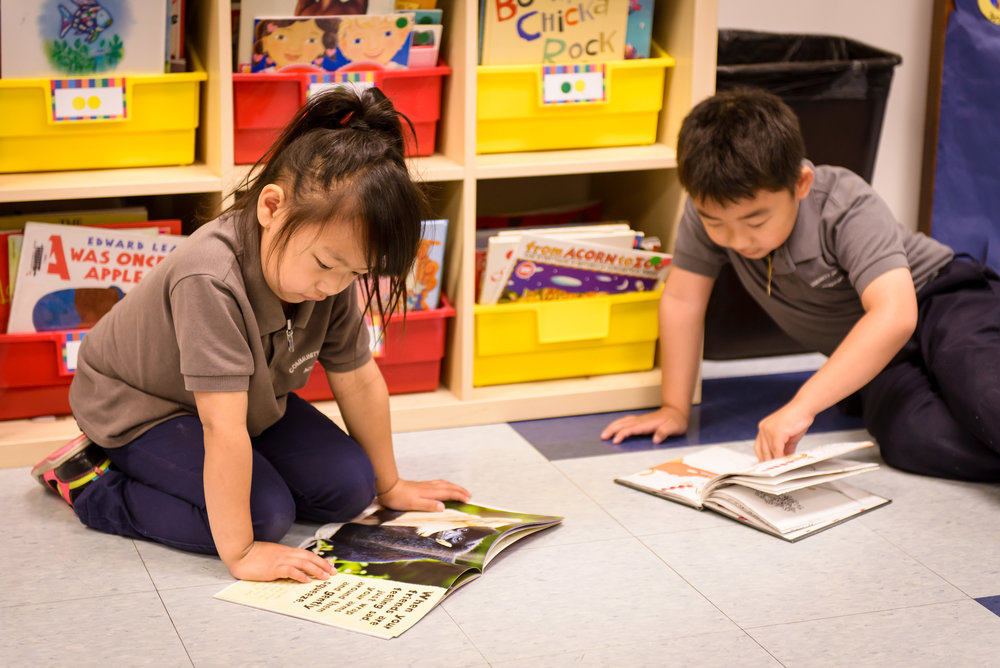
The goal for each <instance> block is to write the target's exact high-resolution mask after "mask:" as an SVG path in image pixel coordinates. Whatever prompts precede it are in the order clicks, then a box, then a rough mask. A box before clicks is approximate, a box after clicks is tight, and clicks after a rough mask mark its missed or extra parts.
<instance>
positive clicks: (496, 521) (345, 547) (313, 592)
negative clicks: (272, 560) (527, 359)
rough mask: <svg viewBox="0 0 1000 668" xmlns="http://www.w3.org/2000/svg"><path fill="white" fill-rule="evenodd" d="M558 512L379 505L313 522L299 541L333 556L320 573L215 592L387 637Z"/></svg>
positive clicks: (237, 584)
mask: <svg viewBox="0 0 1000 668" xmlns="http://www.w3.org/2000/svg"><path fill="white" fill-rule="evenodd" d="M561 521H562V517H557V516H553V515H530V514H527V513H519V512H514V511H510V510H500V509H497V508H487V507H485V506H477V505H472V504H467V503H456V502H447V503H446V504H445V509H444V510H443V511H441V512H417V511H408V512H400V511H395V510H388V509H385V508H379V509H377V510H375V511H373V512H371V513H370V514H367V515H363V516H362V517H361V518H359V519H355V520H353V521H351V522H348V523H346V524H342V525H341V524H335V525H326V526H324V527H321V528H320V529H319V530H318V531H317V532H316V536H315V538H313V539H310V540H309V541H307V542H306V543H305V544H303V545H302V547H304V548H306V549H309V550H312V551H313V552H315V553H316V554H318V555H320V556H321V557H324V558H325V559H328V560H330V561H331V562H333V565H334V566H335V567H336V568H337V573H336V574H335V575H334V576H333V577H331V578H330V579H328V580H313V581H312V582H308V583H301V582H295V581H292V580H280V581H277V582H250V581H245V580H241V581H239V582H235V583H233V584H232V585H230V586H228V587H226V588H225V589H223V590H222V591H220V592H219V593H218V594H216V595H215V597H216V598H219V599H222V600H225V601H231V602H233V603H240V604H243V605H248V606H251V607H254V608H260V609H262V610H269V611H271V612H279V613H281V614H285V615H291V616H292V617H299V618H302V619H308V620H311V621H314V622H320V623H322V624H329V625H330V626H336V627H338V628H342V629H347V630H349V631H359V632H361V633H366V634H368V635H373V636H377V637H379V638H395V637H396V636H398V635H400V634H401V633H403V632H404V631H406V630H407V629H409V628H410V627H411V626H413V625H414V624H416V623H417V622H418V621H419V620H420V619H421V618H422V617H423V616H424V615H426V614H427V613H428V612H430V611H431V609H432V608H433V607H434V606H435V605H437V604H438V603H440V602H441V601H442V600H443V599H444V598H445V597H446V596H447V595H448V594H450V593H451V592H453V591H455V590H456V589H458V588H459V587H460V586H462V585H464V584H466V583H467V582H471V581H472V580H474V579H475V578H477V577H479V576H480V575H482V573H483V570H484V569H485V568H486V566H487V564H489V563H490V561H491V560H492V559H493V558H494V557H495V556H496V555H497V554H499V553H500V552H501V551H503V550H504V549H506V548H507V547H509V546H510V545H511V544H512V543H514V542H515V541H518V540H520V539H522V538H525V537H526V536H529V535H531V534H533V533H535V532H536V531H541V530H542V529H546V528H548V527H551V526H555V525H556V524H559V522H561Z"/></svg>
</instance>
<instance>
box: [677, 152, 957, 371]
mask: <svg viewBox="0 0 1000 668" xmlns="http://www.w3.org/2000/svg"><path fill="white" fill-rule="evenodd" d="M807 165H808V166H810V167H812V165H811V163H807ZM813 169H814V171H815V174H816V178H815V180H814V182H813V186H812V189H811V190H810V192H809V194H808V195H807V196H806V197H805V198H804V199H803V200H802V201H801V202H799V211H798V216H797V218H796V220H795V226H794V228H793V229H792V233H791V235H790V236H789V237H788V240H787V241H785V243H784V244H782V246H781V247H779V248H777V249H776V250H775V251H774V252H773V253H771V261H772V266H773V268H772V273H771V294H770V295H768V294H767V283H768V269H767V258H764V259H760V260H751V259H748V258H745V257H743V256H742V255H740V254H739V253H736V252H735V251H733V250H731V249H728V248H724V247H722V246H718V245H716V244H715V243H713V242H712V240H711V239H709V237H708V234H707V233H706V232H705V228H704V226H703V224H702V222H701V218H700V217H699V216H698V212H697V211H696V210H695V207H694V203H693V202H691V201H690V200H688V201H687V203H686V204H685V206H684V214H683V216H682V217H681V222H680V226H679V229H678V232H677V242H676V244H675V248H674V256H673V260H672V266H675V267H680V268H682V269H686V270H688V271H692V272H695V273H697V274H701V275H704V276H708V277H710V278H716V277H717V276H718V275H719V270H720V269H721V267H722V265H724V264H726V263H727V262H728V263H731V264H732V265H733V268H734V269H735V271H736V274H737V275H738V276H739V279H740V282H741V283H742V284H743V286H744V287H745V288H746V290H747V292H748V293H749V294H750V295H751V296H752V297H753V298H754V300H756V301H757V302H758V303H759V304H760V305H761V306H762V307H763V309H764V310H765V311H766V312H767V313H768V314H769V315H770V316H771V317H772V318H773V319H774V321H775V322H776V323H777V324H778V325H779V326H780V327H781V328H782V329H783V330H785V331H786V332H787V333H788V334H789V335H790V336H792V338H794V339H796V340H798V341H799V342H801V343H802V344H804V345H805V346H808V347H809V348H810V349H812V350H818V351H819V352H822V353H824V354H827V355H829V354H830V353H832V352H833V351H834V349H835V348H836V347H837V346H838V345H839V344H840V342H841V341H842V340H843V339H844V337H845V336H847V333H848V332H849V331H850V329H851V328H852V327H853V326H854V324H855V323H856V322H857V321H858V319H860V318H861V316H862V315H864V308H863V307H862V305H861V297H860V295H861V293H862V292H864V290H865V288H867V287H868V285H869V284H870V283H871V282H872V281H873V280H875V279H876V278H877V277H879V276H880V275H882V274H884V273H885V272H887V271H889V270H890V269H896V268H898V267H908V268H909V269H910V273H911V274H912V275H913V283H914V286H915V287H916V289H917V290H918V291H919V290H920V288H922V287H923V286H924V285H926V284H927V282H928V281H930V280H931V279H932V278H933V277H934V276H935V275H936V274H937V272H938V271H939V270H940V269H941V267H943V266H944V265H945V264H947V263H948V262H949V261H950V260H951V259H952V257H953V253H952V251H951V249H950V248H948V247H947V246H945V245H943V244H941V243H939V242H937V241H935V240H934V239H931V238H930V237H928V236H926V235H924V234H920V233H916V232H911V231H909V230H907V229H905V228H904V227H903V226H902V225H900V224H899V223H898V222H897V221H896V219H895V218H894V217H893V215H892V212H890V211H889V207H888V206H887V205H886V204H885V202H883V201H882V199H881V198H880V197H879V196H878V195H877V194H876V193H875V191H874V190H873V189H872V187H871V186H869V185H868V184H867V183H866V182H865V181H864V180H863V179H861V177H859V176H857V175H856V174H854V173H853V172H850V171H849V170H846V169H842V168H840V167H830V166H825V165H820V166H818V167H814V168H813Z"/></svg>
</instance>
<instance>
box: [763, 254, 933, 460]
mask: <svg viewBox="0 0 1000 668" xmlns="http://www.w3.org/2000/svg"><path fill="white" fill-rule="evenodd" d="M861 305H862V306H863V307H864V309H865V314H864V315H863V316H862V317H861V318H860V319H859V320H858V321H857V322H856V323H855V324H854V327H852V328H851V331H850V332H848V333H847V336H846V337H844V340H843V341H841V342H840V345H838V346H837V348H836V350H834V351H833V354H832V355H830V358H829V359H828V360H827V361H826V363H825V364H823V366H822V367H820V368H819V370H817V371H816V373H814V374H813V375H812V376H811V377H810V378H809V380H807V381H806V382H805V383H804V384H803V385H802V387H801V388H799V391H798V392H797V393H796V394H795V396H794V397H793V398H792V400H791V401H789V402H788V403H787V404H785V405H784V406H782V407H781V408H780V409H778V410H777V411H775V412H774V413H772V414H770V415H768V416H767V417H766V418H764V419H763V420H761V421H760V423H759V424H758V431H757V441H756V442H755V444H754V451H755V452H756V453H757V457H758V458H759V459H761V460H765V459H772V458H774V457H781V456H782V455H788V454H791V453H793V452H795V447H796V445H798V442H799V440H800V439H801V438H802V437H803V436H804V435H805V433H806V430H807V429H808V428H809V426H810V425H811V424H812V422H813V419H814V418H815V417H816V415H817V414H818V413H819V412H821V411H823V410H826V409H827V408H829V407H830V406H833V405H834V404H836V403H837V402H838V401H840V400H841V399H843V398H844V397H847V396H849V395H850V394H852V393H853V392H856V391H857V390H859V389H861V388H862V387H864V386H865V384H867V383H868V382H869V381H870V380H871V379H872V378H874V377H875V376H876V375H878V373H879V372H880V371H882V369H884V368H885V366H886V365H887V364H888V363H889V362H890V361H891V360H892V358H893V357H894V356H895V355H896V353H897V352H899V350H900V348H902V347H903V345H904V344H905V343H906V342H907V340H908V339H909V338H910V336H912V334H913V330H914V329H915V328H916V326H917V295H916V292H915V290H914V288H913V277H912V276H911V275H910V270H909V269H908V268H906V267H899V268H897V269H892V270H890V271H887V272H886V273H884V274H882V275H881V276H879V277H878V278H876V279H875V280H874V281H872V282H871V283H870V284H869V285H868V287H866V288H865V291H864V292H862V293H861Z"/></svg>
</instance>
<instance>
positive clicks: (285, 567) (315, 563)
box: [227, 541, 337, 582]
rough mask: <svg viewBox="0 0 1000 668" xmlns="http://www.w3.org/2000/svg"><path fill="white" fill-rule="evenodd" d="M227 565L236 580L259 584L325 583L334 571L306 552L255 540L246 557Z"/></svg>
mask: <svg viewBox="0 0 1000 668" xmlns="http://www.w3.org/2000/svg"><path fill="white" fill-rule="evenodd" d="M227 566H229V572H230V573H232V574H233V577H235V578H239V579H240V580H258V581H261V582H270V581H271V580H280V579H282V578H289V579H291V580H297V581H299V582H309V581H311V580H312V579H317V580H326V579H328V578H329V577H330V576H331V575H335V574H336V572H337V570H336V569H335V568H334V567H333V564H332V563H330V562H329V561H327V560H326V559H323V558H322V557H320V556H319V555H317V554H314V553H313V552H310V551H309V550H303V549H300V548H297V547H289V546H287V545H282V544H280V543H264V542H261V541H255V542H254V544H253V545H251V546H250V549H249V550H248V551H247V553H246V554H244V555H243V556H242V557H240V559H239V560H237V561H235V562H233V563H232V564H227Z"/></svg>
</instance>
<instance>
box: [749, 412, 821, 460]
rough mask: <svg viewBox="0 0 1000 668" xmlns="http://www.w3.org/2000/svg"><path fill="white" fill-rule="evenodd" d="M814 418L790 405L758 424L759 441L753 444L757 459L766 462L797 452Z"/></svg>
mask: <svg viewBox="0 0 1000 668" xmlns="http://www.w3.org/2000/svg"><path fill="white" fill-rule="evenodd" d="M813 418H815V416H814V415H812V414H811V413H809V412H808V411H805V410H802V409H800V408H798V407H797V406H795V405H794V404H791V403H789V404H785V405H784V406H782V407H781V408H779V409H778V410H776V411H775V412H773V413H771V414H770V415H768V416H767V417H766V418H764V419H763V420H761V421H760V422H758V423H757V440H756V442H755V443H754V444H753V450H754V452H755V453H756V454H757V459H759V460H760V461H764V460H766V459H774V458H776V457H784V456H785V455H790V454H792V453H793V452H795V447H796V446H797V445H798V444H799V441H801V440H802V437H803V436H805V435H806V431H807V430H808V429H809V427H810V426H811V425H812V423H813Z"/></svg>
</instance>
